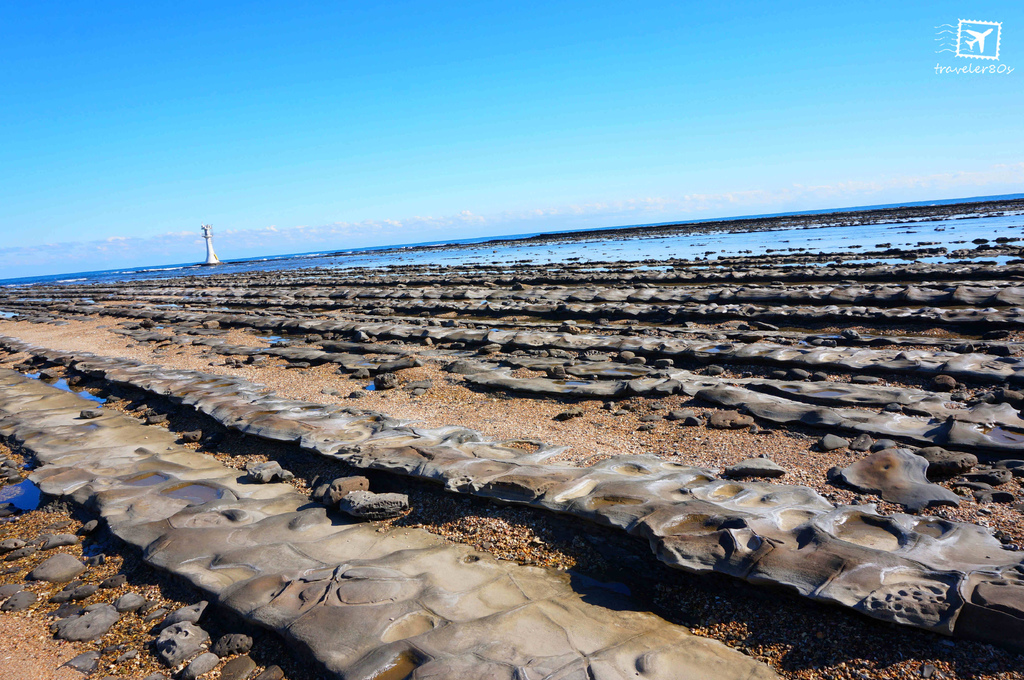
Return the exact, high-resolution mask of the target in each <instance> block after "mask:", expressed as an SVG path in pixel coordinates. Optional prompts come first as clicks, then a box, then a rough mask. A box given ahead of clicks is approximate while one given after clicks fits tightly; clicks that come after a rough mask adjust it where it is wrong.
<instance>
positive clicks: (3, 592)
mask: <svg viewBox="0 0 1024 680" xmlns="http://www.w3.org/2000/svg"><path fill="white" fill-rule="evenodd" d="M22 590H25V588H24V587H23V586H21V585H19V584H17V583H9V584H7V585H5V586H0V600H3V599H6V598H8V597H10V596H11V595H14V594H15V593H18V592H21V591H22Z"/></svg>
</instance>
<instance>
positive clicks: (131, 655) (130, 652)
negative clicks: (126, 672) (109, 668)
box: [114, 649, 139, 663]
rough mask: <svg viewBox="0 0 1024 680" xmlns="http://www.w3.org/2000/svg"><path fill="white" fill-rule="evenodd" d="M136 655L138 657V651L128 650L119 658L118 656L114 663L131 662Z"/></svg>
mask: <svg viewBox="0 0 1024 680" xmlns="http://www.w3.org/2000/svg"><path fill="white" fill-rule="evenodd" d="M138 655H139V650H137V649H130V650H128V651H127V652H125V653H124V654H122V655H121V656H119V657H117V658H116V659H114V663H124V662H125V661H131V660H132V659H134V658H135V657H137V656H138Z"/></svg>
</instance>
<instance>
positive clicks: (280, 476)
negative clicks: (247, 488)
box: [245, 460, 295, 484]
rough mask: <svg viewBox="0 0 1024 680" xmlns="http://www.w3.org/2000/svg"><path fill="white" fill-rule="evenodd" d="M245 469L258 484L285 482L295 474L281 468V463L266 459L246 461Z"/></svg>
mask: <svg viewBox="0 0 1024 680" xmlns="http://www.w3.org/2000/svg"><path fill="white" fill-rule="evenodd" d="M245 471H246V472H247V473H248V474H249V477H250V478H251V479H252V480H253V481H254V482H257V483H259V484H269V483H271V482H287V481H289V480H291V479H295V475H294V474H292V473H291V472H290V471H289V470H285V469H284V468H282V467H281V464H280V463H278V462H277V461H276V460H271V461H267V462H265V463H248V464H247V465H246V466H245Z"/></svg>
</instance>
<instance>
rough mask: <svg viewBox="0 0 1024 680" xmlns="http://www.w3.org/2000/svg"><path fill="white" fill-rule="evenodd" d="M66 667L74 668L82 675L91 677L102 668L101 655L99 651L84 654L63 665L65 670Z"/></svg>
mask: <svg viewBox="0 0 1024 680" xmlns="http://www.w3.org/2000/svg"><path fill="white" fill-rule="evenodd" d="M65 666H67V667H68V668H74V669H75V670H76V671H79V672H80V673H85V674H86V675H91V674H92V673H95V672H96V670H97V669H98V668H99V667H100V653H99V652H97V651H92V652H83V653H81V654H79V655H78V656H76V657H75V658H73V659H70V660H69V661H66V662H64V663H63V664H61V668H64V667H65Z"/></svg>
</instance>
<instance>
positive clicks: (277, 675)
mask: <svg viewBox="0 0 1024 680" xmlns="http://www.w3.org/2000/svg"><path fill="white" fill-rule="evenodd" d="M283 678H284V671H283V670H281V667H280V666H267V667H266V669H264V671H263V672H262V673H260V674H259V675H257V676H256V677H255V678H253V680H282V679H283Z"/></svg>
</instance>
